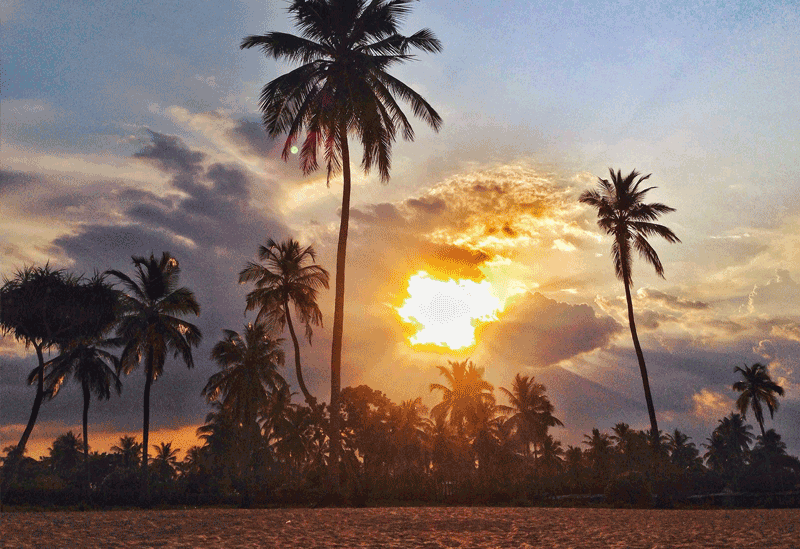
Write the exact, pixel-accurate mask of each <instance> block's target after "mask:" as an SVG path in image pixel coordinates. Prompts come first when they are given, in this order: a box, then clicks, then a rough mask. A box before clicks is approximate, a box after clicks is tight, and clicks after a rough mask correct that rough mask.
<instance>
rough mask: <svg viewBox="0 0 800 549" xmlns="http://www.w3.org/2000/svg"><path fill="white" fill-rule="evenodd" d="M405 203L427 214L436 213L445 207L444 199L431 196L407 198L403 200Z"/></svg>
mask: <svg viewBox="0 0 800 549" xmlns="http://www.w3.org/2000/svg"><path fill="white" fill-rule="evenodd" d="M405 204H406V206H408V207H409V208H411V209H413V210H418V211H421V212H423V213H426V214H429V215H436V214H438V213H440V212H442V211H443V210H444V209H445V208H446V207H447V205H446V204H445V202H444V200H442V199H441V198H437V197H431V196H423V197H421V198H409V199H408V200H406V201H405Z"/></svg>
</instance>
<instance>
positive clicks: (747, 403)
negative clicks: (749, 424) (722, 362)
mask: <svg viewBox="0 0 800 549" xmlns="http://www.w3.org/2000/svg"><path fill="white" fill-rule="evenodd" d="M733 371H734V372H739V373H740V374H742V378H743V379H741V380H740V381H737V382H736V383H734V384H733V390H734V391H739V392H740V393H742V394H741V395H739V398H738V399H736V408H737V409H738V410H739V413H740V414H742V418H745V419H746V418H747V409H748V408H750V409H752V410H753V415H755V416H756V421H757V422H758V426H759V427H760V428H761V436H762V437H763V436H765V435H766V433H765V432H764V409H763V408H762V403H763V404H766V405H767V409H768V410H769V417H770V419H772V418H773V417H774V414H775V410H777V409H778V397H779V396H783V393H784V391H783V387H781V386H780V385H778V384H777V383H775V382H774V381H772V378H771V377H770V375H769V372H767V368H766V366H764V365H763V364H760V363H758V362H756V363H755V364H753V365H752V366H750V367H748V366H747V365H745V367H744V368H740V367H738V366H737V367H736V368H734V370H733Z"/></svg>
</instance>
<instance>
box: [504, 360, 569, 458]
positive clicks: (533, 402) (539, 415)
mask: <svg viewBox="0 0 800 549" xmlns="http://www.w3.org/2000/svg"><path fill="white" fill-rule="evenodd" d="M500 391H501V392H503V393H504V394H505V395H506V397H507V398H508V402H509V404H510V405H509V406H502V405H501V406H498V409H499V410H500V411H501V412H503V413H505V414H511V416H510V417H509V418H508V419H507V421H508V422H509V424H510V425H511V426H512V427H513V428H514V429H515V430H516V436H517V437H518V438H519V440H520V442H522V445H523V450H524V452H525V456H526V457H528V456H529V455H530V445H531V444H533V445H534V448H535V449H538V447H540V446H541V445H542V443H543V442H544V440H545V439H546V438H547V430H548V429H549V428H550V427H556V426H563V425H564V424H563V423H561V420H559V419H558V418H556V417H555V416H554V415H553V412H554V411H555V408H554V407H553V405H552V403H551V402H550V399H548V398H547V395H546V393H545V386H544V385H542V384H541V383H536V381H535V380H534V378H533V377H528V376H522V375H520V374H517V375H516V376H515V377H514V381H513V383H512V385H511V390H510V391H509V390H508V389H506V388H505V387H500Z"/></svg>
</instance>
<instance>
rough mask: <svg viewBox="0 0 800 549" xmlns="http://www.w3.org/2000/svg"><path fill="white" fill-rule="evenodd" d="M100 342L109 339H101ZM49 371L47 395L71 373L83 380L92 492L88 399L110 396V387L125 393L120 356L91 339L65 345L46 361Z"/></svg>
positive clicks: (85, 439)
mask: <svg viewBox="0 0 800 549" xmlns="http://www.w3.org/2000/svg"><path fill="white" fill-rule="evenodd" d="M98 343H99V344H100V345H102V344H104V343H105V344H108V343H109V341H99V342H98ZM46 366H48V367H49V369H50V372H49V373H48V374H47V377H46V378H45V383H46V384H47V386H48V397H49V398H53V397H55V396H56V395H57V394H58V391H59V389H60V388H61V386H62V385H63V384H64V382H65V381H66V380H67V379H68V378H69V377H70V376H72V377H73V378H74V379H75V381H76V382H77V383H80V385H81V390H82V392H83V455H84V467H85V475H86V485H85V490H86V494H87V495H88V493H89V487H90V485H91V476H90V472H89V403H90V401H91V398H92V393H94V394H95V396H97V398H98V400H108V399H109V398H111V389H112V388H113V389H114V391H115V392H116V393H117V394H118V395H119V394H121V393H122V382H121V381H120V379H119V376H118V375H117V372H119V371H120V363H119V359H118V358H117V357H116V356H114V355H112V354H111V353H109V352H108V351H105V350H103V349H99V348H98V347H96V346H94V345H92V341H91V340H84V341H80V342H78V343H77V344H76V345H75V346H73V347H72V348H68V349H66V350H65V351H64V352H63V353H62V354H60V355H59V356H57V357H56V358H54V359H53V360H51V361H49V362H48V363H47V365H46Z"/></svg>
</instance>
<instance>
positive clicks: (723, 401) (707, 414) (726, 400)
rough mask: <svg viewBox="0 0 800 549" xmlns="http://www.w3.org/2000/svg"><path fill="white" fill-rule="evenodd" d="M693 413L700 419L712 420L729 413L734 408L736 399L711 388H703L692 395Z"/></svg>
mask: <svg viewBox="0 0 800 549" xmlns="http://www.w3.org/2000/svg"><path fill="white" fill-rule="evenodd" d="M692 402H693V403H694V410H693V413H694V415H695V416H697V417H698V418H700V419H705V420H710V419H716V418H720V417H724V416H726V415H728V414H729V413H730V412H731V411H733V408H734V400H733V399H732V398H731V397H729V396H727V395H724V394H722V393H719V392H717V391H712V390H710V389H701V390H700V391H699V392H697V393H695V394H693V395H692Z"/></svg>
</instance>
